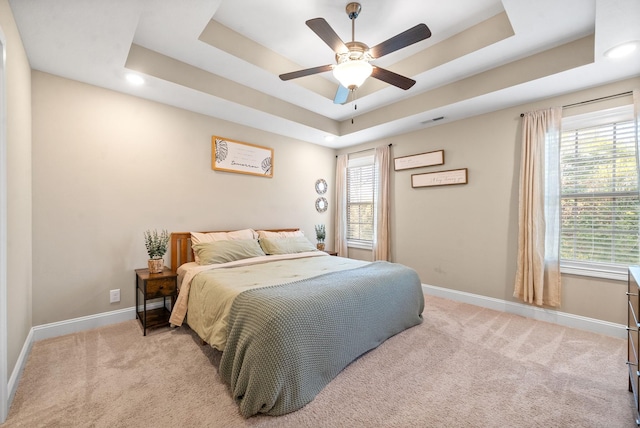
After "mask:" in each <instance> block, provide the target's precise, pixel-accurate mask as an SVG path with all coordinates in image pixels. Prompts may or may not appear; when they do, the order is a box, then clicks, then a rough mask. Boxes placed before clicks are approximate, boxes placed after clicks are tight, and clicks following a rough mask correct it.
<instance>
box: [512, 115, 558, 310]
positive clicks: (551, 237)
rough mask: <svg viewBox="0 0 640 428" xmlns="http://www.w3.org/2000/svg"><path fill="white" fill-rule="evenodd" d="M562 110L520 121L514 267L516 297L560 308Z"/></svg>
mask: <svg viewBox="0 0 640 428" xmlns="http://www.w3.org/2000/svg"><path fill="white" fill-rule="evenodd" d="M561 120H562V108H560V107H554V108H551V109H548V110H539V111H534V112H529V113H526V114H525V115H524V118H523V121H522V157H521V159H522V161H521V164H520V198H519V207H518V211H519V216H518V265H517V271H516V280H515V287H514V293H513V295H514V297H517V298H519V299H521V300H523V301H524V302H527V303H534V304H536V305H548V306H554V307H557V306H560V303H561V284H560V243H559V241H560V159H559V156H560V153H559V152H560V124H561Z"/></svg>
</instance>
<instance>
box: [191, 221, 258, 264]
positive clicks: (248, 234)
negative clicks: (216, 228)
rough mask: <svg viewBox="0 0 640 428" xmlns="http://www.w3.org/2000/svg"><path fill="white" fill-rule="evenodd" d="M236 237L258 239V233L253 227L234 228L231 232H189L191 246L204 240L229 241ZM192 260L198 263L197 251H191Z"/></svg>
mask: <svg viewBox="0 0 640 428" xmlns="http://www.w3.org/2000/svg"><path fill="white" fill-rule="evenodd" d="M236 239H258V234H257V233H256V231H255V230H253V229H241V230H234V231H232V232H210V233H201V232H191V246H192V247H193V246H194V245H196V244H202V243H205V242H215V241H230V240H236ZM193 258H194V259H195V260H194V261H195V262H196V263H198V264H200V259H199V257H198V253H197V252H196V251H195V250H194V251H193Z"/></svg>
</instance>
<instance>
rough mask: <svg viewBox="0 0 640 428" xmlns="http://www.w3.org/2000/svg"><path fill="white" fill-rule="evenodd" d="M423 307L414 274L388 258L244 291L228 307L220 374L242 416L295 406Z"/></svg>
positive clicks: (416, 317)
mask: <svg viewBox="0 0 640 428" xmlns="http://www.w3.org/2000/svg"><path fill="white" fill-rule="evenodd" d="M423 309H424V296H423V293H422V286H421V283H420V279H419V278H418V275H417V273H416V272H415V271H414V270H413V269H410V268H408V267H406V266H403V265H399V264H394V263H389V262H374V263H371V264H368V265H366V266H363V267H359V268H356V269H351V270H346V271H341V272H334V273H328V274H324V275H320V276H317V277H315V278H310V279H306V280H301V281H297V282H292V283H288V284H283V285H276V286H271V287H265V288H258V289H253V290H247V291H244V292H242V293H241V294H239V295H238V296H237V297H236V299H235V301H234V302H233V305H232V307H231V312H230V315H229V334H228V338H227V344H226V347H225V350H224V352H223V354H222V359H221V362H220V369H219V371H220V376H221V377H222V379H223V380H224V381H225V382H226V383H228V384H229V385H230V388H231V393H232V395H233V397H234V399H235V400H236V402H237V403H238V405H239V408H240V413H241V414H242V416H244V417H250V416H252V415H255V414H258V413H264V414H268V415H282V414H285V413H289V412H293V411H295V410H298V409H300V408H301V407H303V406H304V405H306V404H307V403H309V402H310V401H311V400H313V398H314V397H315V396H316V395H317V394H318V393H319V392H320V391H321V390H322V388H324V387H325V386H326V385H327V384H328V383H329V382H330V381H331V380H332V379H333V378H334V377H335V376H336V375H337V374H338V373H340V371H342V369H344V368H345V367H346V366H347V365H349V363H351V362H352V361H353V360H355V359H356V358H358V357H359V356H360V355H362V354H364V353H365V352H367V351H369V350H371V349H373V348H375V347H377V346H378V345H380V344H381V343H382V342H384V341H385V340H386V339H388V338H389V337H391V336H393V335H395V334H397V333H399V332H401V331H403V330H405V329H407V328H409V327H412V326H415V325H417V324H420V323H421V322H422V311H423Z"/></svg>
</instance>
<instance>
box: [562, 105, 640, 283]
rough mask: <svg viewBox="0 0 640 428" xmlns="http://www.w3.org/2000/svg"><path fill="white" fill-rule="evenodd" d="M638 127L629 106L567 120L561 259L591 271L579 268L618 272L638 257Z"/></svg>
mask: <svg viewBox="0 0 640 428" xmlns="http://www.w3.org/2000/svg"><path fill="white" fill-rule="evenodd" d="M634 126H635V124H634V121H633V110H632V108H631V106H629V107H626V106H625V107H623V108H617V109H611V110H607V111H602V112H596V113H590V114H587V115H581V116H578V117H574V118H566V119H563V123H562V134H561V142H560V168H561V210H562V213H561V237H560V258H561V264H562V265H563V267H569V268H577V269H580V268H584V269H585V270H586V272H587V273H585V272H575V273H582V274H593V273H594V272H597V271H600V272H609V273H613V274H615V273H616V272H617V273H619V274H620V273H625V272H626V268H627V266H628V265H630V264H638V263H639V262H640V258H639V250H638V239H639V230H640V221H639V218H640V209H639V206H640V204H639V200H638V199H639V198H638V169H637V164H636V162H637V154H636V150H637V149H636V141H635V133H634V131H635V130H634ZM563 271H566V270H563ZM593 276H607V275H598V274H595V275H593ZM607 277H608V276H607Z"/></svg>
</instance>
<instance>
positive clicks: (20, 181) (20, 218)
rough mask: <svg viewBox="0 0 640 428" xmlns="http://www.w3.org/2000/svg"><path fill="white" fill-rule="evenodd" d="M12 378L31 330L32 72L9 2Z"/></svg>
mask: <svg viewBox="0 0 640 428" xmlns="http://www.w3.org/2000/svg"><path fill="white" fill-rule="evenodd" d="M0 27H1V28H2V31H3V32H4V35H5V37H6V42H7V57H6V66H7V74H6V78H7V129H6V132H7V134H6V135H7V327H8V331H7V374H8V376H10V375H11V373H12V371H13V369H14V367H15V364H16V362H17V359H18V356H19V355H20V351H21V350H22V346H23V345H24V342H25V339H26V338H27V335H28V334H29V330H30V329H31V326H32V324H31V204H32V202H31V69H30V66H29V62H28V59H27V56H26V54H25V52H24V48H23V46H22V41H21V39H20V35H19V33H18V30H17V28H16V24H15V21H14V19H13V13H12V12H11V8H10V7H9V3H8V1H7V0H0Z"/></svg>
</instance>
